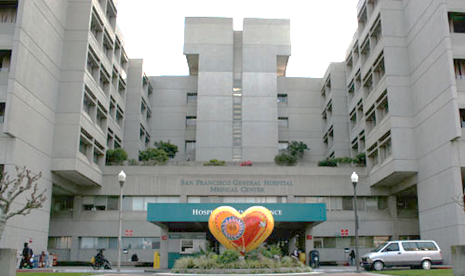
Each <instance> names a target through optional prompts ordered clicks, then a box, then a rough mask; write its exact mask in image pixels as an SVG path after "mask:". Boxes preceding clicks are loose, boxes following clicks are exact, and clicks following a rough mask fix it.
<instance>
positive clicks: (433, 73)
mask: <svg viewBox="0 0 465 276" xmlns="http://www.w3.org/2000/svg"><path fill="white" fill-rule="evenodd" d="M418 4H419V3H416V2H415V1H408V2H406V6H405V9H406V10H405V13H406V16H408V18H409V19H408V20H406V29H407V30H408V36H407V43H408V45H409V61H410V70H411V84H412V85H411V93H412V96H413V98H414V103H415V104H414V111H415V135H416V140H417V152H418V164H419V171H418V184H417V187H418V199H419V200H418V201H419V206H418V208H419V216H420V230H421V235H422V237H424V238H434V239H436V240H437V241H438V242H439V243H441V244H442V245H443V247H444V246H445V247H447V248H449V247H450V246H451V245H455V244H460V243H462V242H463V238H464V235H463V233H464V223H465V217H464V216H463V213H462V214H461V215H458V216H448V215H447V214H451V213H458V212H462V211H463V210H461V207H460V206H459V205H458V204H456V202H454V201H453V198H454V195H456V194H457V193H460V191H462V189H463V185H462V176H461V169H460V164H459V162H458V160H457V158H456V156H457V155H456V154H454V153H453V152H452V151H451V150H452V149H454V148H455V146H454V145H453V143H452V144H451V141H453V140H455V139H456V138H458V137H460V136H461V130H460V125H459V123H458V122H459V118H458V112H457V110H458V106H457V91H456V89H455V86H453V85H451V83H453V82H454V81H453V80H454V75H453V71H452V68H454V66H453V64H452V62H453V58H452V57H453V53H452V51H451V40H450V31H449V28H448V19H447V5H446V4H445V3H441V2H440V1H431V2H430V5H424V4H423V5H418ZM425 39H427V40H428V43H424V42H421V41H424V40H425ZM432 80H434V81H432ZM432 110H434V112H433V111H432ZM439 134H440V135H439ZM437 160H442V162H441V164H438V163H437ZM433 198H434V199H436V200H434V201H433ZM444 257H445V258H446V259H448V260H449V259H450V251H449V250H447V251H446V252H445V256H444Z"/></svg>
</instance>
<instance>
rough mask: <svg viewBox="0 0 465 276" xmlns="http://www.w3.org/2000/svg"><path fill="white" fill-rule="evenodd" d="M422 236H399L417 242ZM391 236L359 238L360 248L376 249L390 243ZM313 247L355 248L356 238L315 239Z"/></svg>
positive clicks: (400, 238)
mask: <svg viewBox="0 0 465 276" xmlns="http://www.w3.org/2000/svg"><path fill="white" fill-rule="evenodd" d="M419 238H420V236H416V235H410V236H399V238H398V239H399V240H415V239H419ZM390 240H391V237H389V236H362V237H359V238H358V246H359V247H361V248H375V247H378V246H379V245H380V244H383V243H385V242H387V241H390ZM313 245H314V247H315V248H317V249H318V248H319V249H325V248H351V247H354V246H355V237H354V236H352V235H351V236H348V237H314V238H313Z"/></svg>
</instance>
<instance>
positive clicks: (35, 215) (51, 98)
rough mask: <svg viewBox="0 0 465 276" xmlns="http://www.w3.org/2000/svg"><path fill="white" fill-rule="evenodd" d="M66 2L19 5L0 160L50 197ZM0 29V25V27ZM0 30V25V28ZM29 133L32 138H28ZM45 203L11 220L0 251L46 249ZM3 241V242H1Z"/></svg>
mask: <svg viewBox="0 0 465 276" xmlns="http://www.w3.org/2000/svg"><path fill="white" fill-rule="evenodd" d="M67 7H68V1H60V2H53V3H51V2H48V1H18V7H17V15H16V24H15V30H14V35H12V37H11V38H10V39H8V41H11V42H12V44H11V48H10V49H11V50H12V56H11V63H10V71H9V75H8V85H7V89H6V95H5V94H3V96H4V99H6V101H5V102H6V112H5V121H4V123H3V125H2V131H3V133H5V134H7V135H2V137H3V138H2V139H1V142H0V145H1V147H2V148H3V149H4V151H2V154H1V156H0V158H1V161H0V162H1V163H2V164H5V171H6V172H7V173H9V174H11V176H12V177H14V176H15V175H16V174H15V173H16V172H15V168H14V167H15V165H18V166H26V167H27V168H28V169H29V170H31V171H32V172H33V173H38V172H42V178H41V179H40V180H39V184H40V187H41V188H42V189H43V188H45V189H47V192H46V196H47V198H49V199H50V198H51V197H52V193H51V192H52V182H51V181H52V174H51V166H50V165H51V158H52V143H53V132H54V123H55V106H56V98H57V93H58V88H59V81H60V67H61V63H62V46H63V37H64V33H65V25H66V15H67ZM0 25H1V24H0ZM0 28H2V26H0ZM32 133H33V135H31V134H32ZM27 194H29V192H27V193H25V195H22V196H20V197H19V198H18V200H17V201H16V202H15V203H14V206H13V207H12V208H13V209H15V208H21V207H22V206H23V205H24V203H25V197H26V196H27ZM49 210H50V201H46V202H45V203H44V205H43V207H42V208H40V209H38V210H35V211H33V212H32V214H31V215H30V216H28V217H27V218H25V217H22V216H19V217H14V218H12V219H10V220H9V221H8V223H7V227H6V229H5V232H4V238H3V239H2V241H1V243H0V246H1V247H9V248H18V249H19V248H21V246H22V244H23V242H29V241H32V244H31V247H32V248H33V249H34V250H44V249H45V248H46V247H47V237H48V231H49V220H50V212H49ZM5 237H7V238H5Z"/></svg>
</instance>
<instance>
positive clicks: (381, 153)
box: [367, 131, 392, 167]
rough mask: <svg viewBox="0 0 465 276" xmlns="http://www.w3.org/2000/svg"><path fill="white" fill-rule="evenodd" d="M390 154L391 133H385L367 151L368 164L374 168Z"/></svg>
mask: <svg viewBox="0 0 465 276" xmlns="http://www.w3.org/2000/svg"><path fill="white" fill-rule="evenodd" d="M391 154H392V142H391V131H388V132H386V134H384V135H383V136H381V138H379V139H378V141H376V142H375V143H374V144H373V145H372V146H371V147H369V148H368V150H367V157H368V164H369V165H371V166H372V167H373V166H376V165H377V164H378V163H381V162H383V161H384V160H385V159H386V158H388V157H389V156H391Z"/></svg>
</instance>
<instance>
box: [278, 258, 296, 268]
mask: <svg viewBox="0 0 465 276" xmlns="http://www.w3.org/2000/svg"><path fill="white" fill-rule="evenodd" d="M281 266H282V267H294V260H293V259H292V258H291V257H289V256H285V257H283V258H282V259H281Z"/></svg>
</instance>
